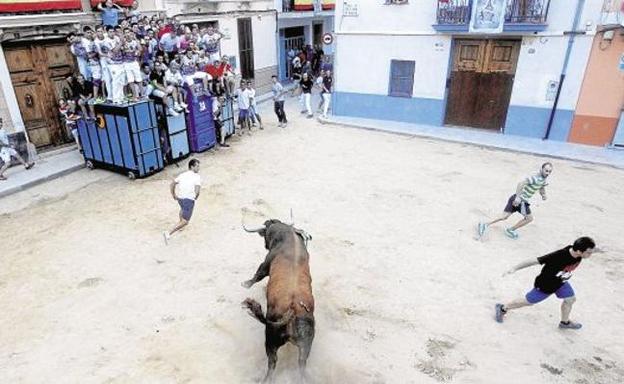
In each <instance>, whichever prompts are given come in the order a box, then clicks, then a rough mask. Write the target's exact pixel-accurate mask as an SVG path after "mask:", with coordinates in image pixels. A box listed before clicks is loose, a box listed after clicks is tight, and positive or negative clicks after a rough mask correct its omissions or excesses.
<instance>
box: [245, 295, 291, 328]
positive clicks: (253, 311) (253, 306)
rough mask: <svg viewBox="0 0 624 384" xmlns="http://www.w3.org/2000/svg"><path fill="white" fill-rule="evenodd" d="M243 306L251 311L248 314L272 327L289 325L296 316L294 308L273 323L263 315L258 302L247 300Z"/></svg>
mask: <svg viewBox="0 0 624 384" xmlns="http://www.w3.org/2000/svg"><path fill="white" fill-rule="evenodd" d="M242 305H243V307H246V308H247V309H248V310H249V312H248V313H249V315H250V316H251V317H253V318H255V319H256V320H258V321H259V322H261V323H262V324H266V325H270V326H272V327H282V326H284V325H286V324H288V323H289V322H290V321H291V320H292V318H293V316H294V315H295V311H294V310H293V309H292V308H289V309H288V311H287V312H286V313H285V314H284V315H283V316H282V318H281V319H280V320H278V321H271V320H268V319H267V318H266V317H265V316H264V313H262V306H261V305H260V303H258V302H257V301H256V300H254V299H250V298H247V299H245V301H243V302H242Z"/></svg>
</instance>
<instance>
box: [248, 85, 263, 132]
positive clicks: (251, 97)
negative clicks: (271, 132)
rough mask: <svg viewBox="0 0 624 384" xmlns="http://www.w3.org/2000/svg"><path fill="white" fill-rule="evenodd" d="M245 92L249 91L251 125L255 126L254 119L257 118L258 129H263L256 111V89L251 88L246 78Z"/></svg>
mask: <svg viewBox="0 0 624 384" xmlns="http://www.w3.org/2000/svg"><path fill="white" fill-rule="evenodd" d="M247 92H248V93H249V120H251V125H252V127H255V126H256V120H258V124H260V129H264V126H263V125H262V119H261V118H260V114H259V113H258V105H257V104H256V90H255V89H254V88H253V86H252V84H251V81H250V80H247Z"/></svg>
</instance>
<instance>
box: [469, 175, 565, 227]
mask: <svg viewBox="0 0 624 384" xmlns="http://www.w3.org/2000/svg"><path fill="white" fill-rule="evenodd" d="M552 171H553V165H552V164H551V163H544V164H542V167H541V169H540V172H539V173H537V174H535V175H533V176H529V177H527V178H526V179H525V180H523V181H521V182H520V183H519V184H518V187H517V188H516V193H514V194H513V195H511V197H510V198H509V200H508V201H507V206H505V209H504V211H503V213H502V214H501V215H500V216H499V217H497V218H496V219H494V220H492V221H490V222H489V223H479V225H478V226H477V230H478V233H479V238H481V237H482V236H483V234H484V233H485V231H486V230H487V228H488V227H489V226H490V225H492V224H494V223H497V222H499V221H503V220H507V219H508V218H509V216H511V215H512V214H513V213H514V212H519V213H520V214H521V215H522V216H524V217H523V219H522V220H520V221H519V222H517V223H516V225H514V226H513V227H510V228H507V229H505V234H506V235H507V236H508V237H510V238H512V239H517V238H518V236H519V235H518V232H516V231H517V230H518V228H521V227H524V226H525V225H527V224H529V223H530V222H531V221H533V215H532V214H531V207H530V206H531V204H529V200H530V199H531V197H532V196H533V195H534V194H535V192H537V191H539V193H540V195H542V200H546V186H547V185H548V184H546V179H547V178H548V176H550V174H551V173H552Z"/></svg>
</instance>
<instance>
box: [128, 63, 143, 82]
mask: <svg viewBox="0 0 624 384" xmlns="http://www.w3.org/2000/svg"><path fill="white" fill-rule="evenodd" d="M123 68H124V71H125V72H126V79H127V81H128V83H140V82H142V81H143V75H142V74H141V68H140V67H139V63H138V62H136V61H133V62H132V63H124V64H123Z"/></svg>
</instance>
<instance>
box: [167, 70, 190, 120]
mask: <svg viewBox="0 0 624 384" xmlns="http://www.w3.org/2000/svg"><path fill="white" fill-rule="evenodd" d="M183 84H184V79H183V78H182V74H181V73H180V64H178V63H177V62H175V61H174V62H172V63H171V64H170V65H169V69H167V70H166V71H165V85H166V86H167V87H173V90H172V91H171V94H172V95H173V100H174V104H173V108H174V109H176V110H179V109H180V108H182V109H184V110H185V112H186V113H188V109H187V107H188V105H187V104H186V103H185V102H184V90H183V89H182V87H183Z"/></svg>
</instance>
